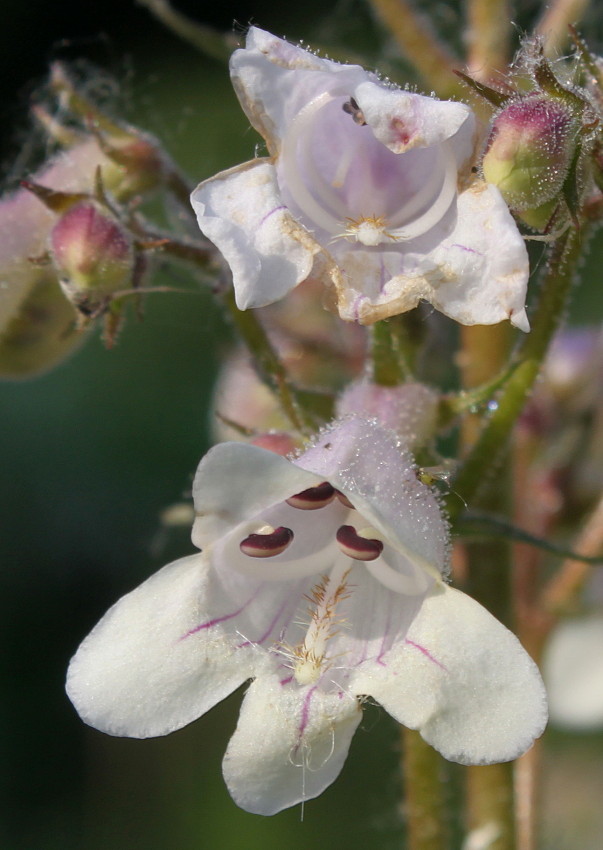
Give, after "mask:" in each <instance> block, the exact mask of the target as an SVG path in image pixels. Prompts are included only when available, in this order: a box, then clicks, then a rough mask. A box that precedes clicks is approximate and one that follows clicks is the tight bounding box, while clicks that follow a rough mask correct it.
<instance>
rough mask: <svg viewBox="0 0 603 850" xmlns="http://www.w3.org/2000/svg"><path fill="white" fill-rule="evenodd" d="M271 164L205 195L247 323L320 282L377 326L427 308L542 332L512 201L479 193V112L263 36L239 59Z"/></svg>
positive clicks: (200, 207)
mask: <svg viewBox="0 0 603 850" xmlns="http://www.w3.org/2000/svg"><path fill="white" fill-rule="evenodd" d="M231 75H232V80H233V84H234V86H235V89H236V92H237V95H238V97H239V100H240V101H241V105H242V107H243V109H244V110H245V112H246V114H247V116H248V117H249V119H250V121H251V123H252V124H253V126H254V127H255V128H256V130H258V132H260V133H261V134H262V135H263V136H264V138H265V140H266V144H267V147H268V152H269V154H270V156H269V157H268V158H259V159H255V160H253V161H251V162H248V163H245V164H243V165H240V166H237V167H236V168H233V169H231V170H229V171H225V172H222V173H221V174H218V175H217V176H216V177H213V178H211V179H209V180H206V181H205V182H203V183H201V184H200V186H198V188H197V189H196V190H195V192H194V193H193V195H192V203H193V207H194V208H195V211H196V213H197V217H198V221H199V226H200V228H201V230H202V231H203V232H204V233H205V235H206V236H207V237H208V238H209V239H211V240H212V241H213V242H214V243H215V244H216V246H217V247H218V248H219V249H220V251H221V252H222V253H223V255H224V257H225V258H226V260H227V262H228V263H229V265H230V267H231V270H232V274H233V281H234V287H235V293H236V299H237V304H238V306H239V307H240V308H241V309H247V308H248V307H262V306H265V305H266V304H270V303H272V302H274V301H276V300H278V299H279V298H281V297H282V296H284V295H285V294H286V293H287V292H289V291H290V290H291V289H292V288H293V287H295V286H296V285H297V284H299V283H301V282H302V281H303V280H305V279H307V278H310V277H312V278H318V279H320V280H321V281H322V282H323V283H324V284H325V285H326V287H327V288H328V290H329V292H330V296H329V298H330V301H331V302H333V304H335V305H336V308H337V310H338V311H339V315H340V316H341V318H343V319H346V320H349V321H359V322H361V323H363V324H371V323H372V322H375V321H377V320H378V319H384V318H387V317H388V316H393V315H396V314H398V313H402V312H404V311H406V310H410V309H412V308H413V307H416V305H417V304H418V303H419V301H420V300H421V299H425V300H427V301H430V302H431V303H432V304H433V305H434V307H436V308H437V309H438V310H441V311H442V312H443V313H445V314H446V315H447V316H450V317H451V318H453V319H456V320H457V321H459V322H461V323H463V324H467V325H472V324H494V323H496V322H500V321H502V320H503V319H510V320H511V322H512V324H514V325H516V326H517V327H519V328H521V329H522V330H524V331H527V330H529V324H528V320H527V317H526V313H525V309H524V304H525V293H526V284H527V279H528V257H527V253H526V250H525V246H524V243H523V240H522V238H521V236H520V234H519V232H518V230H517V228H516V226H515V224H514V222H513V219H512V217H511V215H510V213H509V211H508V209H507V207H506V205H505V202H504V201H503V199H502V196H501V195H500V193H499V191H498V189H496V188H495V187H494V186H491V185H488V184H486V183H484V182H483V181H481V180H477V179H470V172H471V162H472V156H473V151H474V145H475V121H474V117H473V114H472V112H471V110H470V109H469V107H467V106H466V105H464V104H462V103H455V102H452V101H438V100H435V99H433V98H430V97H424V96H422V95H418V94H414V93H412V92H408V91H402V90H400V89H397V88H395V87H393V86H392V85H391V84H389V83H384V82H382V81H380V80H379V79H378V78H377V77H376V76H375V75H374V74H371V73H368V72H367V71H364V70H363V69H362V68H360V67H359V66H356V65H340V64H338V63H335V62H331V61H329V60H327V59H321V58H319V57H317V56H315V55H313V54H312V53H309V52H308V51H306V50H302V49H301V48H299V47H294V46H293V45H290V44H288V43H287V42H285V41H282V40H281V39H278V38H276V37H275V36H272V35H270V34H269V33H267V32H264V31H262V30H259V29H257V28H252V29H251V30H250V31H249V34H248V37H247V45H246V47H245V48H244V49H242V50H237V51H235V53H234V54H233V56H232V59H231Z"/></svg>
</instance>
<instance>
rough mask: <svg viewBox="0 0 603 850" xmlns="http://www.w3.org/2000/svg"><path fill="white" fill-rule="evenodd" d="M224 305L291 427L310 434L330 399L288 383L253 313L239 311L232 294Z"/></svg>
mask: <svg viewBox="0 0 603 850" xmlns="http://www.w3.org/2000/svg"><path fill="white" fill-rule="evenodd" d="M224 303H225V304H226V307H227V308H228V312H229V314H230V317H231V319H232V320H233V322H234V325H235V327H236V329H237V331H238V332H239V334H240V336H241V337H242V339H243V342H244V343H245V345H246V346H247V348H248V349H249V352H250V354H251V356H252V357H253V360H254V363H255V368H256V370H257V372H258V374H259V375H260V377H261V378H262V380H263V381H264V383H266V385H267V386H268V387H270V389H271V390H272V391H273V392H274V393H276V395H277V397H278V399H279V401H280V404H281V407H282V409H283V412H284V413H285V415H286V416H287V418H288V419H289V421H290V422H291V425H292V426H293V427H294V428H295V429H296V430H298V431H300V432H301V433H302V434H311V433H313V432H314V431H316V428H317V427H318V426H319V425H320V424H322V421H324V417H323V412H326V411H327V410H328V406H329V401H330V399H329V397H328V396H323V395H322V394H320V393H312V392H309V391H300V390H298V389H297V388H296V387H294V386H293V385H292V384H291V382H290V381H289V378H288V375H287V370H286V369H285V366H284V365H283V363H282V361H281V359H280V357H279V356H278V354H277V352H276V351H275V349H274V348H273V346H272V343H271V342H270V340H269V338H268V334H267V333H266V331H265V329H264V327H263V325H262V323H261V322H260V320H259V318H258V317H257V315H256V313H255V312H254V311H253V310H239V309H238V307H237V306H236V303H235V298H234V291H233V289H232V288H229V289H228V290H227V291H226V292H225V293H224Z"/></svg>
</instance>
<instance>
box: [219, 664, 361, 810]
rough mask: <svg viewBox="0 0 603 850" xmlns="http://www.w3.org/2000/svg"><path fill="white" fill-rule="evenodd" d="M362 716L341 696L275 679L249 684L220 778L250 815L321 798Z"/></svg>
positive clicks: (342, 694) (340, 766) (354, 702)
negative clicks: (319, 796) (221, 777)
mask: <svg viewBox="0 0 603 850" xmlns="http://www.w3.org/2000/svg"><path fill="white" fill-rule="evenodd" d="M361 717H362V711H361V709H360V706H359V705H358V702H357V701H356V700H355V699H353V698H352V697H350V696H348V694H345V693H343V692H341V691H336V692H334V693H323V692H322V691H320V690H319V689H318V688H317V687H315V686H305V687H303V688H302V687H300V686H298V685H296V684H295V683H292V682H285V681H284V680H282V679H280V678H279V677H278V676H276V675H272V676H263V677H262V678H261V679H258V680H256V681H255V682H253V684H252V685H251V686H250V688H249V690H248V692H247V694H246V696H245V699H244V701H243V705H242V707H241V714H240V716H239V722H238V725H237V728H236V731H235V733H234V735H233V737H232V738H231V740H230V743H229V745H228V749H227V750H226V755H225V756H224V763H223V771H224V779H225V780H226V784H227V786H228V790H229V791H230V793H231V795H232V797H233V799H234V801H235V802H236V803H237V805H239V806H240V807H241V808H243V809H245V810H246V811H248V812H254V813H255V814H261V815H273V814H276V812H280V811H281V810H282V809H286V808H288V807H289V806H294V805H295V804H296V803H301V802H304V801H305V800H311V799H312V798H313V797H317V796H318V795H319V794H321V793H322V792H323V791H324V790H325V788H327V787H328V786H329V785H330V784H331V783H332V782H333V781H334V780H335V779H336V778H337V776H338V775H339V772H340V771H341V768H342V767H343V763H344V761H345V759H346V757H347V754H348V749H349V746H350V742H351V739H352V736H353V734H354V732H355V731H356V728H357V726H358V724H359V722H360V719H361Z"/></svg>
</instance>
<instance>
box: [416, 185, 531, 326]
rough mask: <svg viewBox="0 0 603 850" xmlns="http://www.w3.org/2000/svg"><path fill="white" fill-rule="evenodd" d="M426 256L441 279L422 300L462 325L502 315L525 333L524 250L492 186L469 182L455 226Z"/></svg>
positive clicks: (499, 318)
mask: <svg viewBox="0 0 603 850" xmlns="http://www.w3.org/2000/svg"><path fill="white" fill-rule="evenodd" d="M431 259H432V260H433V262H434V263H435V265H436V266H438V268H439V269H440V270H441V271H443V270H445V272H446V277H444V276H442V280H441V282H440V284H437V283H435V282H434V283H433V284H432V288H431V292H430V294H429V296H428V300H429V301H430V302H431V303H432V304H433V306H434V307H436V308H437V309H438V310H441V311H442V313H444V314H445V315H446V316H450V318H451V319H456V320H457V321H458V322H461V323H462V324H464V325H492V324H495V323H496V322H500V321H502V320H503V319H507V318H508V319H509V321H510V322H511V324H512V325H515V326H516V327H518V328H519V329H520V330H522V331H526V332H527V331H529V329H530V325H529V322H528V318H527V316H526V311H525V299H526V289H527V283H528V276H529V272H530V268H529V259H528V252H527V250H526V246H525V242H524V240H523V238H522V236H521V234H520V233H519V231H518V230H517V227H516V225H515V222H514V220H513V217H512V216H511V213H510V212H509V210H508V207H507V205H506V204H505V202H504V200H503V198H502V195H501V194H500V192H499V191H498V189H497V188H496V187H495V186H491V185H488V184H486V183H475V184H474V185H473V186H472V187H471V188H470V189H467V191H465V192H463V193H462V194H461V195H459V198H458V218H457V225H456V227H455V229H454V231H453V232H452V233H451V234H450V235H449V236H448V237H447V238H446V239H445V240H444V241H443V242H442V243H441V244H440V245H439V246H438V248H437V249H436V250H435V251H433V252H432V254H431Z"/></svg>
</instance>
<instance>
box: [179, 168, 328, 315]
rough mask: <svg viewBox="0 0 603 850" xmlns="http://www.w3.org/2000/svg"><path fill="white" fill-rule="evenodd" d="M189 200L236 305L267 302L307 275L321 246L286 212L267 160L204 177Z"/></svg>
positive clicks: (244, 305) (288, 289)
mask: <svg viewBox="0 0 603 850" xmlns="http://www.w3.org/2000/svg"><path fill="white" fill-rule="evenodd" d="M191 202H192V205H193V208H194V210H195V212H196V214H197V219H198V222H199V227H200V228H201V230H202V231H203V233H204V234H205V235H206V236H207V238H208V239H211V241H212V242H213V243H214V244H215V245H216V246H217V247H218V248H219V250H220V251H221V253H222V254H223V255H224V257H225V259H226V261H227V262H228V264H229V266H230V268H231V270H232V276H233V283H234V288H235V295H236V301H237V306H238V307H239V309H241V310H246V309H247V308H248V307H263V306H265V305H266V304H271V303H272V302H273V301H277V300H278V299H279V298H282V297H283V296H284V295H286V294H287V293H288V292H289V291H290V290H291V289H293V287H294V286H297V284H298V283H301V281H302V280H305V279H306V278H307V277H308V276H309V275H310V272H311V270H312V266H313V263H314V255H315V254H317V253H318V252H319V251H320V250H321V247H320V245H319V244H318V243H317V242H315V241H314V239H313V238H312V237H311V236H310V234H309V233H308V231H307V230H306V229H305V228H303V227H301V226H300V225H299V224H298V223H297V222H296V221H295V219H294V218H293V217H292V215H291V214H290V212H289V211H288V210H287V207H286V206H285V205H284V203H283V200H282V198H281V195H280V190H279V187H278V183H277V180H276V172H275V169H274V166H273V165H272V164H271V163H270V162H269V161H267V160H262V159H258V160H254V161H252V162H248V163H245V164H244V165H240V166H237V167H236V168H233V169H231V170H230V171H224V172H222V173H221V174H218V176H217V177H213V178H212V179H210V180H206V181H205V182H204V183H201V184H200V185H199V186H198V187H197V188H196V189H195V191H194V192H193V194H192V196H191Z"/></svg>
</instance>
